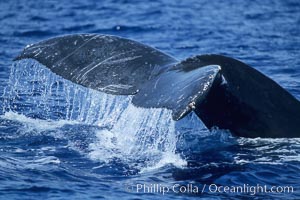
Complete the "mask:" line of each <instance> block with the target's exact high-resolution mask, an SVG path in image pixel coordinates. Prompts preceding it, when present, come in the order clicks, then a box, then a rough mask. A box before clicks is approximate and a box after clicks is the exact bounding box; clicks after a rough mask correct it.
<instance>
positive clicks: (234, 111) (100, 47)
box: [15, 34, 300, 138]
mask: <svg viewBox="0 0 300 200" xmlns="http://www.w3.org/2000/svg"><path fill="white" fill-rule="evenodd" d="M20 59H35V60H37V61H38V62H40V63H41V64H43V65H45V66H46V67H48V68H49V69H50V70H51V71H53V72H54V73H56V74H58V75H60V76H62V77H63V78H65V79H68V80H71V81H73V82H74V83H77V84H80V85H83V86H85V87H88V88H92V89H95V90H98V91H101V92H105V93H108V94H114V95H133V99H132V103H133V104H134V105H136V106H139V107H145V108H151V107H154V108H167V109H170V110H172V113H173V116H172V117H173V119H174V120H180V119H181V118H183V117H185V116H186V115H187V114H188V113H189V112H191V111H194V112H195V113H196V114H197V116H198V117H199V118H200V119H201V120H202V121H203V122H204V124H205V125H206V126H207V127H208V128H211V127H213V126H217V127H219V128H221V129H229V130H230V131H231V132H232V133H233V134H235V135H237V136H242V137H272V138H278V137H300V102H299V101H298V100H297V99H296V98H295V97H293V96H292V95H291V94H290V93H288V92H287V91H286V90H284V89H283V88H282V87H280V86H279V85H278V84H277V83H276V82H274V81H273V80H271V79H270V78H268V77H267V76H265V75H263V74H262V73H260V72H259V71H257V70H255V69H254V68H252V67H250V66H248V65H246V64H244V63H242V62H240V61H238V60H235V59H233V58H229V57H225V56H222V55H199V56H195V57H192V58H188V59H186V60H184V61H182V62H180V61H178V60H176V59H175V58H173V57H171V56H169V55H167V54H165V53H162V52H161V51H159V50H157V49H154V48H152V47H149V46H147V45H144V44H141V43H138V42H136V41H133V40H129V39H125V38H121V37H117V36H111V35H98V34H76V35H66V36H61V37H56V38H51V39H48V40H45V41H42V42H39V43H36V44H32V45H28V46H27V47H26V48H25V49H24V50H23V52H22V53H21V54H20V55H19V56H17V57H16V58H15V60H20Z"/></svg>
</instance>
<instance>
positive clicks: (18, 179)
mask: <svg viewBox="0 0 300 200" xmlns="http://www.w3.org/2000/svg"><path fill="white" fill-rule="evenodd" d="M0 27H1V29H0V55H1V57H0V80H1V81H0V95H1V111H0V199H22V200H23V199H103V198H104V199H159V198H160V199H194V198H199V197H202V198H203V199H229V198H231V199H281V198H285V199H300V173H299V172H300V139H260V138H256V139H247V138H237V137H234V136H232V135H231V133H230V132H229V131H226V130H218V129H215V130H213V131H212V132H208V131H207V130H206V129H205V127H204V126H203V125H202V123H201V122H200V121H199V120H197V118H196V117H195V116H194V115H193V114H191V115H189V116H188V117H187V118H185V119H184V120H183V121H181V122H176V123H175V122H174V121H172V120H170V119H171V117H170V111H168V110H163V109H148V110H147V109H142V108H135V107H134V106H132V105H131V104H130V98H131V97H115V96H112V95H106V94H102V93H99V92H96V91H93V90H89V89H86V88H83V87H80V86H77V85H75V84H73V83H70V82H68V81H66V80H63V79H62V78H60V77H58V76H56V75H54V74H52V73H51V72H50V71H49V70H47V69H46V68H44V67H43V66H41V65H39V64H38V63H36V62H34V61H32V60H27V61H21V62H17V63H13V61H12V59H13V58H14V57H15V56H16V55H17V54H18V53H19V52H20V51H21V50H22V49H23V48H24V47H25V46H26V45H27V44H31V43H35V42H38V41H40V40H43V39H47V38H49V37H55V36H58V35H62V34H71V33H99V34H112V35H118V36H123V37H127V38H130V39H134V40H137V41H139V42H142V43H145V44H148V45H151V46H153V47H156V48H158V49H160V50H162V51H164V52H166V53H168V54H170V55H172V56H174V57H176V58H178V59H184V58H187V57H189V56H192V55H197V54H205V53H218V54H223V55H227V56H230V57H234V58H237V59H240V60H242V61H244V62H245V63H247V64H249V65H251V66H253V67H255V68H256V69H258V70H259V71H261V72H263V73H264V74H266V75H268V76H269V77H271V78H272V79H274V80H275V81H276V82H278V83H279V84H280V85H281V86H283V87H284V88H285V89H287V90H288V91H289V92H290V93H292V94H293V95H294V96H295V97H296V98H298V99H300V59H299V57H300V49H299V47H300V2H299V1H298V0H276V1H275V0H274V1H271V0H267V1H259V0H254V1H209V0H187V1H179V0H178V1H177V0H174V1H171V0H155V1H145V2H142V1H136V0H132V1H129V0H123V1H115V0H103V1H79V0H76V1H74V0H73V1H71V0H66V1H58V0H51V1H37V0H27V1H21V0H10V1H4V0H1V1H0ZM143 184H145V186H147V187H148V189H147V188H146V187H144V189H145V191H144V190H138V187H141V186H142V185H143ZM176 184H179V185H180V186H184V187H182V188H183V189H182V191H181V192H180V191H179V188H180V187H178V185H176ZM214 184H215V185H218V186H229V187H231V186H233V187H237V186H245V187H247V188H248V191H244V192H241V191H240V192H233V191H232V192H224V190H222V191H221V192H217V191H215V188H214V186H215V185H214ZM174 185H175V191H173V190H172V187H173V186H174ZM187 185H190V186H191V185H193V188H194V190H193V191H194V192H192V191H184V188H188V187H187ZM257 185H260V186H265V185H266V187H268V188H269V189H270V187H271V186H277V187H281V189H283V187H284V186H292V187H293V192H291V191H290V192H288V191H282V192H278V193H271V192H255V191H254V190H253V188H252V189H251V188H250V187H254V186H257ZM151 186H153V187H152V190H151ZM155 186H159V187H158V188H159V190H158V191H157V190H155V189H153V188H155ZM209 186H210V188H209ZM195 187H198V189H199V191H198V192H196V191H195ZM162 188H164V190H163V189H162ZM166 188H168V189H170V190H169V191H167V190H166ZM209 189H211V190H209ZM202 190H203V192H202ZM279 190H280V188H279ZM163 192H165V193H164V194H163Z"/></svg>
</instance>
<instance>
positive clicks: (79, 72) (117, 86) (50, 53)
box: [15, 34, 177, 95]
mask: <svg viewBox="0 0 300 200" xmlns="http://www.w3.org/2000/svg"><path fill="white" fill-rule="evenodd" d="M26 58H32V59H35V60H37V61H38V62H40V63H41V64H43V65H45V66H46V67H48V68H49V69H50V70H51V71H53V72H54V73H56V74H58V75H60V76H62V77H63V78H65V79H68V80H71V81H73V82H74V83H77V84H80V85H83V86H85V87H89V88H92V89H95V90H99V91H103V92H106V93H109V94H119V95H129V94H135V93H137V91H138V90H139V87H140V85H141V84H142V83H144V82H145V81H147V80H149V79H150V78H151V77H152V76H154V75H156V73H159V72H160V71H161V70H163V68H164V67H165V66H167V65H170V64H171V63H175V62H177V61H176V60H175V59H174V58H172V57H171V56H169V55H167V54H164V53H162V52H160V51H159V50H157V49H154V48H152V47H149V46H146V45H143V44H141V43H138V42H135V41H132V40H128V39H125V38H120V37H116V36H110V35H98V34H78V35H67V36H62V37H56V38H52V39H49V40H45V41H42V42H39V43H36V44H33V45H28V46H27V47H26V48H25V49H24V51H23V52H22V53H21V54H20V55H19V56H18V57H16V58H15V60H20V59H26Z"/></svg>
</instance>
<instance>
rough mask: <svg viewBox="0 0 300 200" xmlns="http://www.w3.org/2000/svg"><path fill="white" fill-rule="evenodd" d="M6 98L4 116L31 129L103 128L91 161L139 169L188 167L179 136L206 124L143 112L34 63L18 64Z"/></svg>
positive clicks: (128, 99) (90, 151) (164, 112)
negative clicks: (168, 165) (120, 163)
mask: <svg viewBox="0 0 300 200" xmlns="http://www.w3.org/2000/svg"><path fill="white" fill-rule="evenodd" d="M2 98H3V106H2V111H3V113H4V115H3V116H4V118H6V119H10V120H12V119H15V120H18V121H20V122H21V123H23V124H26V127H28V129H33V128H34V129H36V130H38V131H45V129H57V131H59V130H58V129H61V128H62V127H63V125H64V124H69V125H72V124H73V125H74V124H86V125H91V126H97V127H98V129H97V130H95V132H94V133H90V134H91V137H92V135H94V136H95V135H96V137H95V138H96V139H95V140H93V142H91V143H89V145H88V149H87V150H86V151H85V152H87V157H89V158H90V159H92V160H97V161H101V162H105V163H109V162H112V161H115V160H116V159H117V160H119V161H121V162H122V163H130V164H132V165H135V166H136V163H139V166H138V169H139V170H143V169H154V168H159V167H162V166H164V165H167V164H174V165H177V166H179V165H180V166H182V165H185V164H186V162H185V161H184V160H183V159H181V157H180V156H179V155H178V154H176V145H177V142H178V135H180V134H184V133H187V132H190V131H191V130H193V127H195V126H197V127H199V123H200V122H199V120H197V121H198V123H195V121H196V120H195V119H194V118H195V117H193V116H191V117H187V118H186V119H190V120H189V121H190V122H191V124H192V126H191V125H190V126H189V127H188V126H186V122H184V120H182V121H181V123H176V122H175V121H173V120H172V117H171V111H170V110H167V109H144V108H137V107H135V106H133V105H132V104H131V103H130V102H131V98H132V97H131V96H115V95H109V94H105V93H101V92H98V91H94V90H91V89H88V88H85V87H82V86H80V85H76V84H74V83H72V82H70V81H68V80H65V79H63V78H62V77H59V76H57V75H56V74H53V73H52V72H51V71H50V70H49V69H47V68H45V67H44V66H42V65H40V64H39V63H37V62H36V61H34V60H25V61H18V62H16V63H14V64H13V65H12V69H11V74H10V78H9V82H8V86H7V87H6V88H5V91H4V95H3V97H2ZM193 119H194V120H193ZM67 122H70V123H67ZM200 127H201V123H200ZM72 134H78V135H80V134H81V132H80V130H78V132H76V133H72ZM70 146H76V145H72V144H70Z"/></svg>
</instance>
